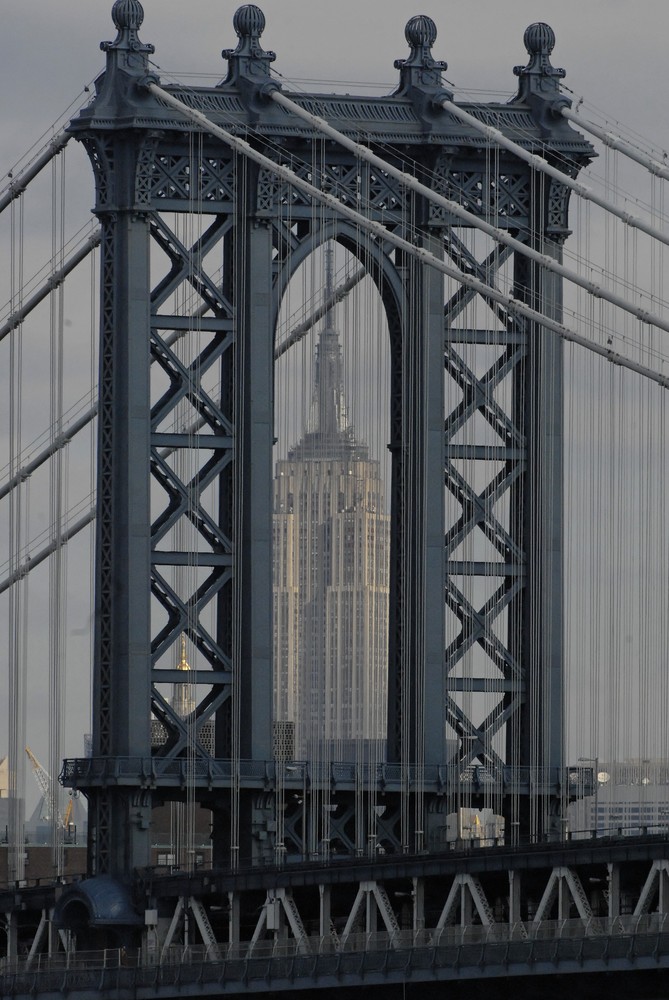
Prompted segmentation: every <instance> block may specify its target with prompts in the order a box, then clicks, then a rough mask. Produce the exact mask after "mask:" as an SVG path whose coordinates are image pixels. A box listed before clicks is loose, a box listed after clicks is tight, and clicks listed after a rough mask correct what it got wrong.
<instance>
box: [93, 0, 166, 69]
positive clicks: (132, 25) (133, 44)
mask: <svg viewBox="0 0 669 1000" xmlns="http://www.w3.org/2000/svg"><path fill="white" fill-rule="evenodd" d="M111 14H112V20H113V22H114V25H115V26H116V29H117V31H118V34H117V36H116V38H115V39H114V41H113V42H101V43H100V48H101V49H102V51H103V52H112V51H115V50H117V51H127V52H133V53H138V54H139V53H143V54H146V55H149V54H150V53H152V52H155V47H154V46H153V45H144V44H142V42H140V40H139V34H138V32H139V29H140V28H141V26H142V24H143V22H144V8H143V7H142V5H141V3H140V2H139V0H116V3H115V4H114V6H113V7H112V12H111ZM145 61H146V59H145Z"/></svg>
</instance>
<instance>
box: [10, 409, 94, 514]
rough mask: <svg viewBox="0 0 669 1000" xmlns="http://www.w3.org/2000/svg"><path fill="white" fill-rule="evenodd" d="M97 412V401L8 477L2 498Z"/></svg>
mask: <svg viewBox="0 0 669 1000" xmlns="http://www.w3.org/2000/svg"><path fill="white" fill-rule="evenodd" d="M97 412H98V404H97V402H96V403H94V404H93V406H92V407H91V408H90V410H87V411H86V413H84V414H83V415H82V416H81V417H79V419H78V420H76V421H75V422H74V423H73V424H71V425H70V426H69V427H68V428H67V429H66V430H64V431H63V432H62V434H59V435H58V437H57V438H54V440H53V441H52V442H51V444H49V445H48V447H46V448H44V450H43V451H41V452H40V453H39V454H38V455H36V456H35V457H34V458H32V459H31V460H30V461H29V462H27V463H26V464H25V465H22V466H21V468H20V469H19V471H18V472H17V473H16V475H14V476H12V478H11V479H8V480H7V482H6V483H4V484H3V485H2V486H0V500H3V499H4V498H5V497H6V496H7V494H8V493H10V492H11V491H12V490H13V489H15V488H16V487H17V486H18V485H19V484H20V483H22V482H23V481H24V480H25V479H28V478H29V477H30V476H32V474H33V472H36V471H37V469H39V467H40V466H41V465H44V463H45V462H47V461H48V460H49V459H50V458H51V456H52V455H55V454H56V452H58V451H61V450H62V449H63V448H64V447H65V446H66V445H67V444H69V443H70V441H71V440H72V438H73V437H74V436H75V435H76V434H78V433H79V431H81V430H83V428H84V427H86V426H87V425H88V424H90V422H91V420H93V418H94V417H95V416H96V415H97Z"/></svg>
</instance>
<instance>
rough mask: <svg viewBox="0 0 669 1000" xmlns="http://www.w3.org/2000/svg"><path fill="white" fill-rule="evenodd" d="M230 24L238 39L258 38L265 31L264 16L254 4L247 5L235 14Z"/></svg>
mask: <svg viewBox="0 0 669 1000" xmlns="http://www.w3.org/2000/svg"><path fill="white" fill-rule="evenodd" d="M232 24H233V27H234V29H235V31H236V32H237V35H238V37H239V38H260V36H261V35H262V33H263V31H264V30H265V15H264V14H263V12H262V11H261V9H260V7H256V5H255V4H254V3H247V4H244V6H243V7H240V8H239V10H237V11H236V12H235V16H234V17H233V19H232Z"/></svg>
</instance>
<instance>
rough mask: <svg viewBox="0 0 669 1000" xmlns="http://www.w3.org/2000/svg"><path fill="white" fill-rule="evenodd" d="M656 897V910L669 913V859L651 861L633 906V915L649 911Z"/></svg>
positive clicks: (640, 914) (636, 915)
mask: <svg viewBox="0 0 669 1000" xmlns="http://www.w3.org/2000/svg"><path fill="white" fill-rule="evenodd" d="M656 897H657V912H658V913H669V861H666V860H665V859H660V860H659V861H653V864H652V866H651V869H650V871H649V872H648V876H647V878H646V881H645V882H644V884H643V888H642V889H641V893H640V895H639V899H638V901H637V904H636V906H635V907H634V916H635V917H640V916H642V915H644V914H646V913H650V908H651V906H652V904H653V902H654V900H655V898H656Z"/></svg>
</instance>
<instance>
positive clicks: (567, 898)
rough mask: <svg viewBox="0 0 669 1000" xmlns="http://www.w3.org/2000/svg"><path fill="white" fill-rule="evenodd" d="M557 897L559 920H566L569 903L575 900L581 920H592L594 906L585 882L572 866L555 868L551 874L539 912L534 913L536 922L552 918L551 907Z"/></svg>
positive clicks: (538, 908)
mask: <svg viewBox="0 0 669 1000" xmlns="http://www.w3.org/2000/svg"><path fill="white" fill-rule="evenodd" d="M556 899H557V904H558V920H566V919H567V918H568V917H569V905H570V902H573V903H574V904H575V905H576V910H577V911H578V915H579V917H580V918H581V920H585V921H587V920H590V918H591V917H592V907H591V906H590V903H589V902H588V897H587V896H586V894H585V889H584V888H583V883H582V882H581V880H580V878H579V876H578V873H577V872H575V871H574V870H573V869H572V868H565V867H562V866H560V867H558V868H554V869H553V871H552V872H551V874H550V877H549V879H548V882H547V883H546V888H545V889H544V892H543V895H542V897H541V901H540V903H539V906H538V907H537V912H536V913H535V915H534V923H535V924H538V923H540V922H541V921H542V920H548V919H550V915H551V909H552V907H553V904H554V903H555V901H556Z"/></svg>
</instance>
